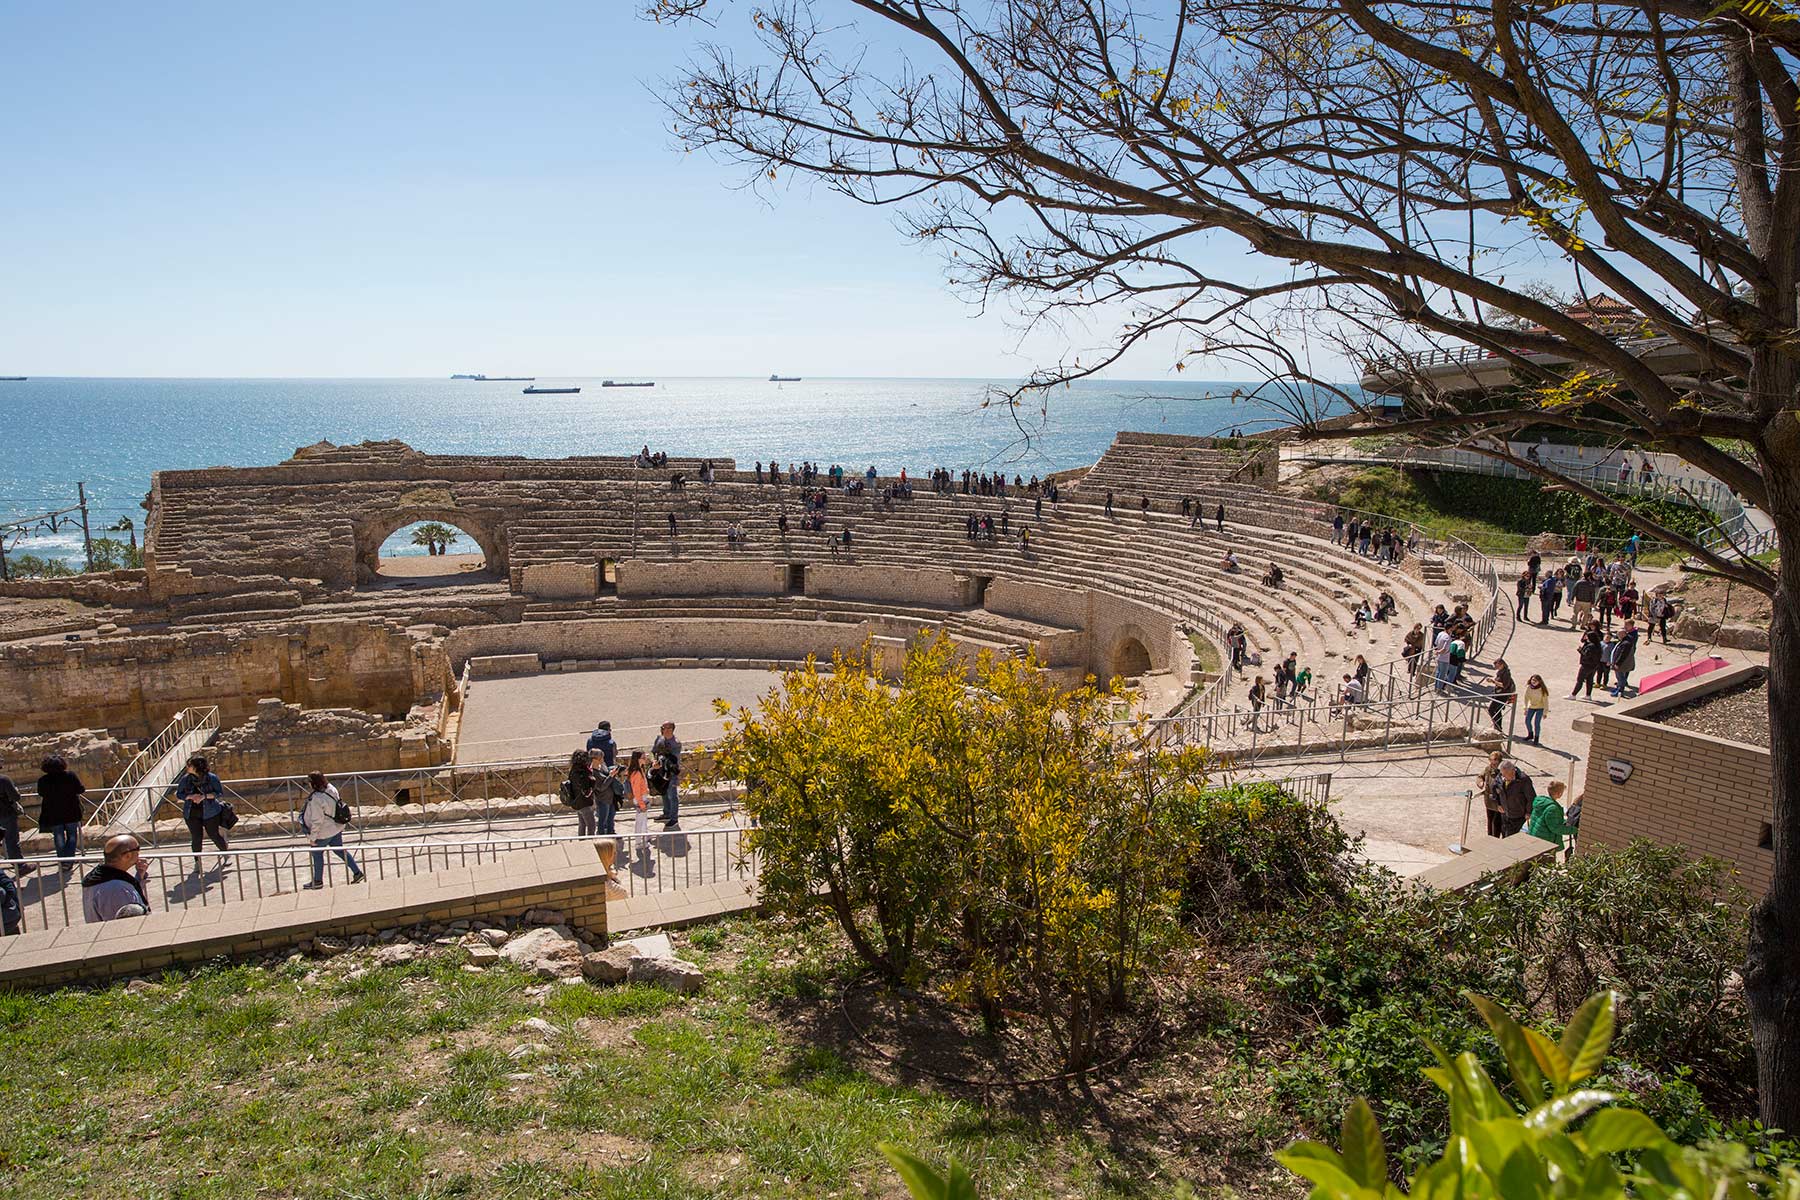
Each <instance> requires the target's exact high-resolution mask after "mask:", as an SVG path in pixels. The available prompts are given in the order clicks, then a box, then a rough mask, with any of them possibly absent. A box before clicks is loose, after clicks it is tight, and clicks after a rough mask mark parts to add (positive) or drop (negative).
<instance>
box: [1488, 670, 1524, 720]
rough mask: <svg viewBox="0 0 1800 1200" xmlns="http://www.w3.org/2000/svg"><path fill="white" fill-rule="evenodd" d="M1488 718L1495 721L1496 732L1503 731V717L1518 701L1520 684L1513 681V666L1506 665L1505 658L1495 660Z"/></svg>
mask: <svg viewBox="0 0 1800 1200" xmlns="http://www.w3.org/2000/svg"><path fill="white" fill-rule="evenodd" d="M1488 695H1489V697H1490V698H1489V700H1488V720H1490V721H1492V722H1493V723H1494V732H1495V733H1499V732H1501V718H1502V717H1504V716H1505V715H1506V710H1507V709H1508V708H1510V707H1512V705H1514V704H1516V703H1517V702H1518V698H1519V697H1518V685H1517V684H1515V683H1514V682H1513V675H1512V668H1511V667H1508V666H1507V665H1506V660H1505V659H1504V658H1496V659H1495V660H1494V678H1493V680H1492V681H1491V686H1490V688H1489V691H1488Z"/></svg>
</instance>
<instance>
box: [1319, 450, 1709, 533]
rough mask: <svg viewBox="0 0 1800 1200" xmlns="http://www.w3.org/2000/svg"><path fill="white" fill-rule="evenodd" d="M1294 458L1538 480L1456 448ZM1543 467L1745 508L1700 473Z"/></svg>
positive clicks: (1625, 487)
mask: <svg viewBox="0 0 1800 1200" xmlns="http://www.w3.org/2000/svg"><path fill="white" fill-rule="evenodd" d="M1532 449H1533V448H1532V447H1530V446H1527V447H1526V448H1525V449H1524V450H1523V451H1519V453H1521V454H1527V453H1529V452H1530V451H1531V450H1532ZM1291 457H1293V458H1296V459H1301V460H1305V461H1310V462H1349V463H1363V464H1368V465H1375V466H1397V467H1414V468H1430V469H1434V470H1446V471H1454V472H1456V473H1458V474H1463V475H1490V476H1497V477H1500V478H1505V479H1539V478H1540V477H1539V476H1537V475H1534V474H1532V473H1531V472H1530V471H1527V470H1525V469H1524V468H1523V467H1517V466H1514V465H1513V464H1512V463H1509V462H1504V461H1501V460H1499V459H1495V458H1490V457H1489V456H1488V455H1485V454H1481V453H1479V452H1477V451H1474V450H1459V449H1456V448H1454V447H1433V446H1392V447H1386V446H1384V447H1380V448H1378V449H1361V448H1358V447H1356V446H1354V445H1340V446H1332V447H1325V446H1320V447H1318V448H1311V447H1309V448H1307V449H1306V450H1304V451H1296V452H1294V453H1293V454H1292V455H1291ZM1545 465H1546V466H1547V467H1548V468H1549V469H1550V470H1553V471H1555V472H1556V473H1557V474H1559V475H1563V476H1565V477H1567V478H1569V479H1571V480H1574V481H1575V482H1577V483H1581V484H1585V485H1586V486H1588V487H1591V488H1593V489H1594V490H1595V491H1603V492H1613V493H1617V494H1619V495H1625V496H1638V497H1644V498H1647V499H1660V500H1671V501H1674V502H1676V503H1681V504H1692V505H1696V506H1698V507H1700V508H1705V509H1708V510H1709V511H1711V512H1714V513H1718V514H1720V515H1721V516H1731V515H1733V514H1734V513H1736V512H1737V511H1739V510H1740V509H1741V508H1742V503H1741V502H1740V501H1739V500H1738V499H1737V496H1736V494H1735V493H1733V492H1732V490H1731V488H1729V487H1728V486H1726V485H1725V484H1724V483H1722V482H1720V481H1719V480H1717V479H1714V478H1712V477H1711V476H1709V475H1704V474H1701V473H1699V472H1697V471H1695V472H1691V473H1689V474H1686V475H1674V474H1671V473H1669V472H1666V471H1662V470H1652V472H1651V474H1650V476H1649V477H1648V478H1646V477H1645V476H1644V474H1643V472H1642V471H1641V470H1633V469H1631V466H1630V464H1629V463H1624V462H1621V463H1618V464H1612V463H1608V462H1605V461H1602V462H1597V463H1591V464H1590V463H1570V462H1552V463H1546V464H1545Z"/></svg>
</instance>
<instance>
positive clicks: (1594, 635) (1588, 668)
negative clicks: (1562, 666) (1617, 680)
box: [1569, 625, 1604, 700]
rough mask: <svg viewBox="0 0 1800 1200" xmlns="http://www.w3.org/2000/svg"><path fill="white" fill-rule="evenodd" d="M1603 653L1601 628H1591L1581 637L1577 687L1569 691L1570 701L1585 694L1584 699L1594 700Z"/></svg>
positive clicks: (1576, 677)
mask: <svg viewBox="0 0 1800 1200" xmlns="http://www.w3.org/2000/svg"><path fill="white" fill-rule="evenodd" d="M1603 653H1604V651H1603V649H1602V644H1601V634H1600V628H1599V626H1598V625H1594V626H1590V627H1589V628H1588V630H1587V632H1586V633H1583V634H1582V635H1581V648H1580V650H1578V651H1577V654H1578V655H1579V656H1580V657H1579V658H1578V659H1577V660H1576V669H1575V686H1574V687H1572V688H1570V689H1569V699H1571V700H1573V699H1574V698H1575V697H1576V696H1577V695H1580V694H1582V693H1583V692H1585V693H1586V694H1585V696H1584V697H1583V698H1584V699H1587V700H1592V699H1593V698H1594V680H1595V679H1596V678H1598V677H1599V674H1600V667H1601V665H1602V664H1601V655H1602V654H1603Z"/></svg>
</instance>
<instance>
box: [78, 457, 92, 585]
mask: <svg viewBox="0 0 1800 1200" xmlns="http://www.w3.org/2000/svg"><path fill="white" fill-rule="evenodd" d="M75 495H76V497H77V498H78V499H79V500H80V504H79V507H80V509H81V549H82V551H83V552H84V553H86V554H87V569H88V570H90V571H91V570H93V569H94V538H93V535H92V534H90V533H89V532H88V511H87V484H86V483H84V482H82V481H81V480H79V479H78V480H76V481H75Z"/></svg>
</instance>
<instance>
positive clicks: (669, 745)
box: [650, 721, 681, 829]
mask: <svg viewBox="0 0 1800 1200" xmlns="http://www.w3.org/2000/svg"><path fill="white" fill-rule="evenodd" d="M650 753H651V755H652V756H654V757H655V759H656V766H655V767H653V768H652V769H651V772H650V785H651V786H652V787H655V788H657V789H659V790H660V791H661V792H662V797H663V815H662V820H663V828H664V829H680V828H681V790H680V789H681V739H680V738H678V737H676V736H675V722H673V721H664V722H663V724H662V733H661V734H660V735H658V737H657V739H656V740H655V741H654V742H652V743H651V744H650Z"/></svg>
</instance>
